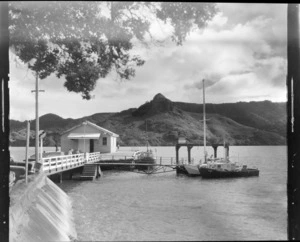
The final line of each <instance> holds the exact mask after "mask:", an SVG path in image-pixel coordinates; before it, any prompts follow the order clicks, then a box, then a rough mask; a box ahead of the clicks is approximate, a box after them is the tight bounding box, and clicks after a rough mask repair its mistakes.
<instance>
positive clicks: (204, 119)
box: [202, 79, 206, 163]
mask: <svg viewBox="0 0 300 242" xmlns="http://www.w3.org/2000/svg"><path fill="white" fill-rule="evenodd" d="M202 82H203V143H204V144H203V147H204V163H206V114H205V84H204V79H203V80H202Z"/></svg>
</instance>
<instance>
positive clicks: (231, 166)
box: [199, 161, 259, 178]
mask: <svg viewBox="0 0 300 242" xmlns="http://www.w3.org/2000/svg"><path fill="white" fill-rule="evenodd" d="M199 172H200V174H201V176H202V178H234V177H251V176H259V170H258V169H257V168H247V165H242V166H240V165H238V164H236V163H234V162H230V161H228V162H209V163H207V164H203V165H202V166H200V167H199Z"/></svg>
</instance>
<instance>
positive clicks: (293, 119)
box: [287, 4, 300, 240]
mask: <svg viewBox="0 0 300 242" xmlns="http://www.w3.org/2000/svg"><path fill="white" fill-rule="evenodd" d="M287 24H288V26H287V27H288V28H287V30H288V31H287V35H288V36H287V38H288V46H287V63H288V66H287V71H288V74H287V89H288V90H287V93H288V106H287V110H288V111H287V113H288V119H287V120H288V122H287V130H288V133H287V136H288V137H289V139H288V182H287V194H288V215H289V216H288V240H299V239H300V229H299V223H300V217H299V213H300V206H299V204H300V199H299V196H300V194H299V193H300V189H299V187H300V179H299V174H298V171H299V168H300V162H299V159H300V154H299V151H298V150H299V140H300V110H299V107H300V69H299V66H300V53H299V4H288V9H287Z"/></svg>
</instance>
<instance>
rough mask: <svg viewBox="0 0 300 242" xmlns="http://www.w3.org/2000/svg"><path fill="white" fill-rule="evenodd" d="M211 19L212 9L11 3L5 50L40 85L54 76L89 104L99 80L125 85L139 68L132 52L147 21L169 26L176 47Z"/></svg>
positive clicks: (177, 5) (143, 35) (194, 5)
mask: <svg viewBox="0 0 300 242" xmlns="http://www.w3.org/2000/svg"><path fill="white" fill-rule="evenodd" d="M215 13H216V7H215V4H212V3H183V2H181V3H180V2H178V3H167V2H163V3H151V2H144V3H143V2H78V1H75V2H59V1H49V2H10V12H9V17H10V28H9V29H10V46H11V47H12V49H13V50H14V52H15V53H16V55H17V56H18V57H19V58H20V59H21V60H22V61H23V62H25V63H28V67H29V69H31V70H33V71H34V72H35V73H36V74H37V75H38V77H39V78H40V79H44V78H46V77H48V76H49V75H51V74H52V73H55V74H56V75H57V77H59V78H60V77H64V78H65V84H64V86H65V87H66V88H67V89H68V90H69V91H73V92H76V93H81V94H82V97H83V98H84V99H90V98H91V95H90V92H91V91H92V90H93V89H94V88H95V86H96V82H97V80H98V79H99V78H105V77H106V76H107V75H108V74H109V73H110V72H112V71H115V72H116V73H117V75H118V76H119V77H120V78H121V79H130V78H131V77H133V76H134V75H135V67H136V66H141V65H143V64H144V62H145V61H144V60H143V59H142V58H141V57H140V56H138V55H133V54H132V53H131V50H132V48H133V43H134V41H137V40H138V41H146V37H147V34H148V35H149V34H150V33H149V27H150V25H151V21H150V18H148V17H149V16H150V15H152V16H155V17H156V18H157V19H160V20H162V21H164V22H166V23H167V22H168V23H170V24H171V25H172V26H173V28H174V31H173V36H172V39H173V41H175V42H176V43H177V44H179V45H180V44H182V42H183V41H184V40H185V38H186V36H187V34H188V33H189V32H190V31H191V29H192V28H193V27H195V26H197V27H199V28H202V27H203V26H205V23H206V22H207V21H208V20H210V19H211V18H212V17H213V15H214V14H215Z"/></svg>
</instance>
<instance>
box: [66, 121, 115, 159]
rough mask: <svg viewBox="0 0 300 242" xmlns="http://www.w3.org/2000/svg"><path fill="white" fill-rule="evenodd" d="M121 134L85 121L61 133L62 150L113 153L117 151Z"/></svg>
mask: <svg viewBox="0 0 300 242" xmlns="http://www.w3.org/2000/svg"><path fill="white" fill-rule="evenodd" d="M118 137H119V135H117V134H115V133H113V132H111V131H109V130H107V129H104V128H102V127H99V126H98V125H96V124H93V123H91V122H88V121H85V122H83V123H82V124H79V125H77V126H75V127H73V128H71V129H69V130H67V131H65V132H64V133H62V135H61V138H60V140H61V151H63V152H65V154H67V153H68V152H69V150H71V149H73V153H74V152H76V153H77V152H79V153H84V152H89V153H91V152H99V151H100V152H101V153H113V152H116V151H117V138H118Z"/></svg>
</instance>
